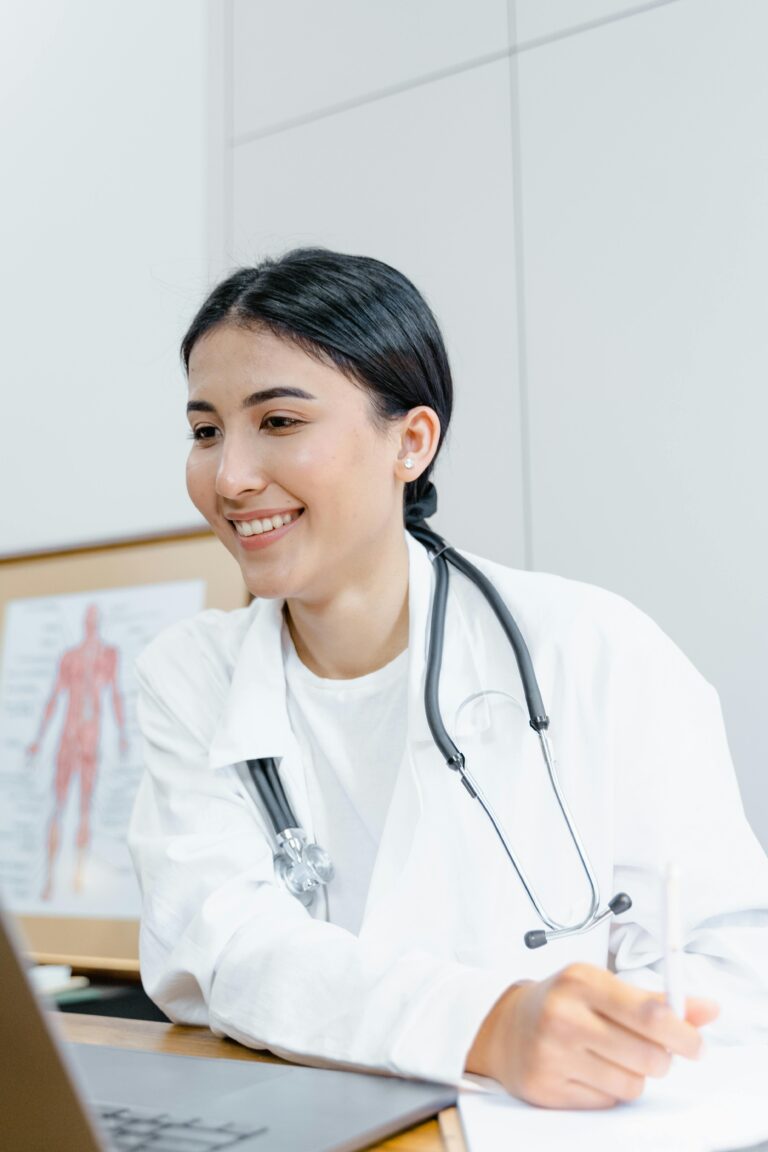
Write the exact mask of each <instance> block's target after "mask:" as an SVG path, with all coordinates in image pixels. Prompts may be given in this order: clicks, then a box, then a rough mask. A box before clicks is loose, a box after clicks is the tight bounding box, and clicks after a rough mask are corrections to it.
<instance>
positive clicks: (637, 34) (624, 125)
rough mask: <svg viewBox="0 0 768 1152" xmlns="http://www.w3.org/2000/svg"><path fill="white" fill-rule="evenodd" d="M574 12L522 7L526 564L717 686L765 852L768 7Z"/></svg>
mask: <svg viewBox="0 0 768 1152" xmlns="http://www.w3.org/2000/svg"><path fill="white" fill-rule="evenodd" d="M578 7H581V5H580V4H576V5H573V6H571V5H565V4H559V3H552V4H548V3H544V4H541V3H537V0H518V5H517V10H518V11H517V15H518V31H519V33H520V34H522V32H523V31H524V30H525V31H526V32H533V33H538V32H539V31H540V30H541V29H542V28H547V27H548V28H549V30H550V32H551V34H552V39H551V41H550V42H548V43H547V42H544V43H541V42H539V45H538V46H537V47H535V48H534V49H532V50H530V51H523V52H521V53H520V55H519V57H518V69H519V71H518V89H519V123H520V134H521V139H520V165H519V172H518V176H519V187H520V193H521V200H522V219H523V231H524V249H525V259H524V264H523V265H521V267H520V273H521V280H520V291H521V298H522V303H523V311H524V315H525V347H526V363H525V373H524V379H523V389H524V393H525V395H526V396H527V398H528V404H529V426H528V436H529V437H530V474H529V476H528V478H527V479H528V484H529V491H530V522H531V555H530V563H531V565H532V566H534V567H536V568H541V569H546V570H550V571H555V572H562V573H565V574H567V575H571V576H575V577H578V578H579V579H583V580H588V581H591V582H594V583H598V584H602V585H605V586H607V587H609V588H612V589H614V590H615V591H617V592H620V593H622V594H623V595H625V596H627V597H628V598H629V599H631V600H633V601H634V602H635V603H637V604H639V605H640V606H641V607H642V608H643V609H644V610H645V611H647V612H648V613H649V614H650V615H651V616H652V617H654V618H655V619H656V620H657V621H658V622H659V623H660V624H661V626H662V627H663V628H664V629H665V630H666V631H667V632H668V633H669V634H670V635H671V636H672V637H673V638H674V639H675V641H676V642H677V643H678V644H679V645H680V646H681V647H682V648H683V649H684V651H685V652H686V653H687V654H688V655H689V656H690V657H691V659H692V660H693V661H694V663H695V664H696V665H697V666H698V667H699V669H700V670H701V671H702V672H703V673H704V675H705V676H706V677H707V678H708V679H709V680H710V681H711V682H713V683H714V684H715V685H716V687H717V688H718V690H719V691H720V694H721V698H722V702H723V706H724V711H725V717H726V722H727V726H728V731H729V737H730V743H731V749H732V752H733V756H734V760H735V763H736V765H737V769H738V771H739V775H740V779H741V784H742V790H743V794H744V798H745V802H746V805H747V810H748V812H749V815H750V818H751V820H752V823H753V825H754V827H755V828H756V830H757V831H758V833H759V834H760V835H761V837H762V839H763V841H764V843H766V844H767V845H768V779H767V778H766V771H765V768H766V750H765V739H764V733H763V725H762V722H761V721H762V717H763V715H764V712H765V707H766V703H767V702H768V671H767V664H766V655H767V654H768V595H766V577H765V573H766V570H768V542H767V539H766V525H767V523H768V520H767V519H766V512H765V493H766V491H768V456H767V455H766V452H765V446H764V441H765V428H766V427H767V426H768V388H766V383H765V381H766V372H767V370H768V324H767V323H766V314H767V313H766V305H768V289H767V288H766V284H768V280H767V279H766V269H768V224H767V223H766V221H767V219H768V217H767V216H766V207H767V206H768V134H766V132H765V125H766V123H767V122H768V71H766V68H765V54H764V46H765V44H766V41H767V39H768V6H766V5H765V4H764V3H763V2H762V0H678V2H677V3H672V4H665V5H661V6H654V7H653V8H651V9H649V10H647V11H645V12H644V13H642V14H638V15H635V16H632V17H631V18H624V19H617V20H615V21H608V22H606V23H604V24H602V25H600V26H596V27H590V28H589V30H587V31H583V32H581V33H578V34H573V35H567V36H564V37H562V38H558V37H557V31H558V27H557V19H561V20H564V19H565V18H566V16H567V17H568V20H569V22H571V21H572V18H573V15H574V9H575V8H578ZM584 7H585V9H592V8H594V7H596V5H594V4H588V5H584ZM600 7H601V8H603V9H607V8H608V7H609V5H608V4H601V5H600ZM610 7H613V8H615V9H616V10H617V11H620V10H621V9H622V8H624V7H625V5H621V4H615V5H611V6H610ZM548 11H549V15H551V16H552V18H553V24H552V25H548V21H547V14H548ZM556 18H557V19H556Z"/></svg>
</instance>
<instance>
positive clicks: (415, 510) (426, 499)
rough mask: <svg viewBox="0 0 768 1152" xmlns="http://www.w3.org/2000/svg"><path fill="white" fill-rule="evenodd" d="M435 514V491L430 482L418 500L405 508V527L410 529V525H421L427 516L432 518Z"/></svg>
mask: <svg viewBox="0 0 768 1152" xmlns="http://www.w3.org/2000/svg"><path fill="white" fill-rule="evenodd" d="M435 512H437V489H436V488H435V486H434V484H433V483H432V482H431V481H430V482H429V483H428V484H427V486H426V488H425V489H424V492H423V493H422V496H421V499H420V500H414V501H413V503H412V504H406V506H405V526H406V528H410V527H411V526H412V525H416V524H422V523H423V522H424V521H425V520H426V519H427V518H428V517H429V516H434V514H435Z"/></svg>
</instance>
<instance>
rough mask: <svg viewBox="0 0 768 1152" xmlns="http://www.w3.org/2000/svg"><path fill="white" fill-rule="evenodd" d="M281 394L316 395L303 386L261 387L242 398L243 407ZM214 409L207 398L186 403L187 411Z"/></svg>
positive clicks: (276, 397) (312, 398)
mask: <svg viewBox="0 0 768 1152" xmlns="http://www.w3.org/2000/svg"><path fill="white" fill-rule="evenodd" d="M282 396H291V397H293V398H294V399H296V400H316V399H317V397H316V396H313V395H312V394H311V393H310V392H305V391H304V389H303V388H263V389H262V390H261V391H260V392H252V393H251V395H250V396H246V398H245V400H243V403H242V407H243V408H256V407H257V405H259V404H264V403H266V401H267V400H278V399H279V398H280V397H282ZM215 411H216V409H215V407H214V406H213V404H210V403H209V402H208V401H207V400H190V401H189V403H188V404H187V412H215Z"/></svg>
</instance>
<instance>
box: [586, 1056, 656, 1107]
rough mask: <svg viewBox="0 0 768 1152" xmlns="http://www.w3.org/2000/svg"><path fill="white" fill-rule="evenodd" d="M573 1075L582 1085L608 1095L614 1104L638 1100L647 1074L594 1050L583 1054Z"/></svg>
mask: <svg viewBox="0 0 768 1152" xmlns="http://www.w3.org/2000/svg"><path fill="white" fill-rule="evenodd" d="M573 1077H574V1079H575V1080H577V1081H579V1082H580V1083H581V1085H582V1086H586V1087H589V1088H591V1089H592V1090H593V1091H596V1092H599V1093H601V1094H602V1095H604V1096H607V1097H608V1098H609V1099H610V1100H611V1101H612V1102H613V1103H614V1104H616V1103H618V1102H619V1101H627V1100H637V1099H638V1098H639V1097H640V1096H641V1095H642V1092H643V1089H644V1088H645V1076H641V1075H638V1073H637V1072H632V1071H631V1070H630V1069H629V1068H626V1067H622V1066H621V1065H619V1064H614V1063H613V1062H612V1061H611V1060H604V1059H603V1058H602V1056H597V1055H595V1053H593V1052H583V1053H582V1054H581V1056H580V1058H579V1060H578V1062H577V1066H576V1067H575V1068H574V1071H573Z"/></svg>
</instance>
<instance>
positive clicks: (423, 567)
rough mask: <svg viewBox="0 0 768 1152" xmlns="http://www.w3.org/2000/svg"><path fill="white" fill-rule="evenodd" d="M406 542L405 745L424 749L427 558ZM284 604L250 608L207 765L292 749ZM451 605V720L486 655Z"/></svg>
mask: <svg viewBox="0 0 768 1152" xmlns="http://www.w3.org/2000/svg"><path fill="white" fill-rule="evenodd" d="M406 541H407V545H408V564H409V575H408V580H409V584H408V611H409V637H408V643H409V651H410V659H409V692H408V738H409V742H414V741H415V742H416V743H417V744H421V743H423V742H431V741H432V736H431V733H430V730H429V725H428V723H427V718H426V714H425V711H424V675H425V669H426V657H427V643H428V636H429V618H430V613H431V601H432V587H433V576H432V561H431V560H430V559H429V555H428V553H427V551H426V549H425V548H424V546H423V545H422V544H420V543H419V542H418V541H416V540H414V538H413V537H412V536H411V535H410V533H406ZM283 604H284V601H283V600H261V601H258V602H257V603H256V604H255V605H254V608H253V612H254V617H253V622H252V624H251V626H250V628H249V629H248V631H247V633H246V635H245V639H244V641H243V644H242V647H241V649H240V652H239V655H238V659H237V664H236V665H235V669H234V673H233V676H232V681H231V685H230V690H229V694H228V697H227V702H226V705H225V708H224V712H223V714H222V718H221V721H220V724H219V726H218V728H217V730H216V732H215V734H214V737H213V741H212V743H211V746H210V751H209V757H208V762H209V766H210V767H211V768H214V769H215V768H223V767H224V766H226V765H229V764H238V763H241V762H243V761H245V760H249V759H259V758H261V757H267V756H274V757H276V758H277V757H281V756H283V755H284V754H285V753H286V751H287V750H288V749H289V748H291V747H292V746H293V734H292V732H291V728H290V723H289V720H288V712H287V707H286V687H285V673H284V668H283V655H282V628H283ZM449 604H450V609H451V610H450V612H449V616H448V619H447V621H446V635H445V650H444V665H445V668H446V675H444V676H443V677H442V679H441V685H440V701H441V708H442V710H443V714H444V716H446V717H451V716H454V715H455V714H456V712H457V711H458V709H459V707H460V705H461V702H462V700H464V699H466V698H467V697H468V696H469V695H471V693H472V692H473V691H477V690H478V689H479V686H480V676H479V671H478V658H479V657H480V656H481V655H482V651H483V647H482V634H481V633H480V632H479V630H478V629H476V628H474V627H473V626H472V624H471V622H470V619H469V618H468V616H467V615H465V613H464V611H463V609H462V607H461V603H460V598H459V597H456V596H455V595H454V596H452V597H451V600H450V602H449ZM448 670H450V673H449V671H448ZM447 722H448V723H450V722H449V721H447Z"/></svg>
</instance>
